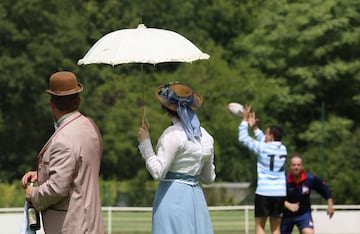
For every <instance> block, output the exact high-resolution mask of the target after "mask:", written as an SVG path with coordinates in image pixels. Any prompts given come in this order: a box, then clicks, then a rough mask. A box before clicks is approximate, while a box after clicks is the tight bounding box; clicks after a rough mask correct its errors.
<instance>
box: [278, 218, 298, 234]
mask: <svg viewBox="0 0 360 234" xmlns="http://www.w3.org/2000/svg"><path fill="white" fill-rule="evenodd" d="M294 225H295V223H294V219H293V218H292V217H282V219H281V224H280V230H281V234H291V233H292V231H293V229H294Z"/></svg>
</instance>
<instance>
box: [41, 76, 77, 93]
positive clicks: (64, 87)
mask: <svg viewBox="0 0 360 234" xmlns="http://www.w3.org/2000/svg"><path fill="white" fill-rule="evenodd" d="M81 91H83V86H82V85H81V84H80V83H79V82H78V81H77V78H76V76H75V74H74V73H72V72H68V71H61V72H56V73H54V74H52V75H51V76H50V89H49V90H46V92H47V93H50V94H52V95H55V96H67V95H71V94H75V93H80V92H81Z"/></svg>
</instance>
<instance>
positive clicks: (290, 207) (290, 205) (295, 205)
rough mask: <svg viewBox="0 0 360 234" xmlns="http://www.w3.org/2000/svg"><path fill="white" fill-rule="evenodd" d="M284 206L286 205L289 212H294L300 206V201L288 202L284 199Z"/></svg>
mask: <svg viewBox="0 0 360 234" xmlns="http://www.w3.org/2000/svg"><path fill="white" fill-rule="evenodd" d="M285 207H286V209H288V210H290V211H291V212H296V211H298V210H299V208H300V202H297V203H290V202H288V201H285Z"/></svg>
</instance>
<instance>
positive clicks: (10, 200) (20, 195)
mask: <svg viewBox="0 0 360 234" xmlns="http://www.w3.org/2000/svg"><path fill="white" fill-rule="evenodd" d="M0 193H1V196H0V207H22V206H24V202H25V193H24V189H23V188H22V187H21V184H20V183H12V184H9V183H0Z"/></svg>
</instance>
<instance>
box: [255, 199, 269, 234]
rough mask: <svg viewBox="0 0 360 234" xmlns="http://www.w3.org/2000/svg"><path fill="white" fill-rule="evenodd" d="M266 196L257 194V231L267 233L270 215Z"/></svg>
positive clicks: (257, 233) (257, 232)
mask: <svg viewBox="0 0 360 234" xmlns="http://www.w3.org/2000/svg"><path fill="white" fill-rule="evenodd" d="M266 203H267V202H266V197H264V196H261V195H258V194H255V233H256V234H265V224H266V220H267V217H268V216H269V210H268V207H267V204H266Z"/></svg>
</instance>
